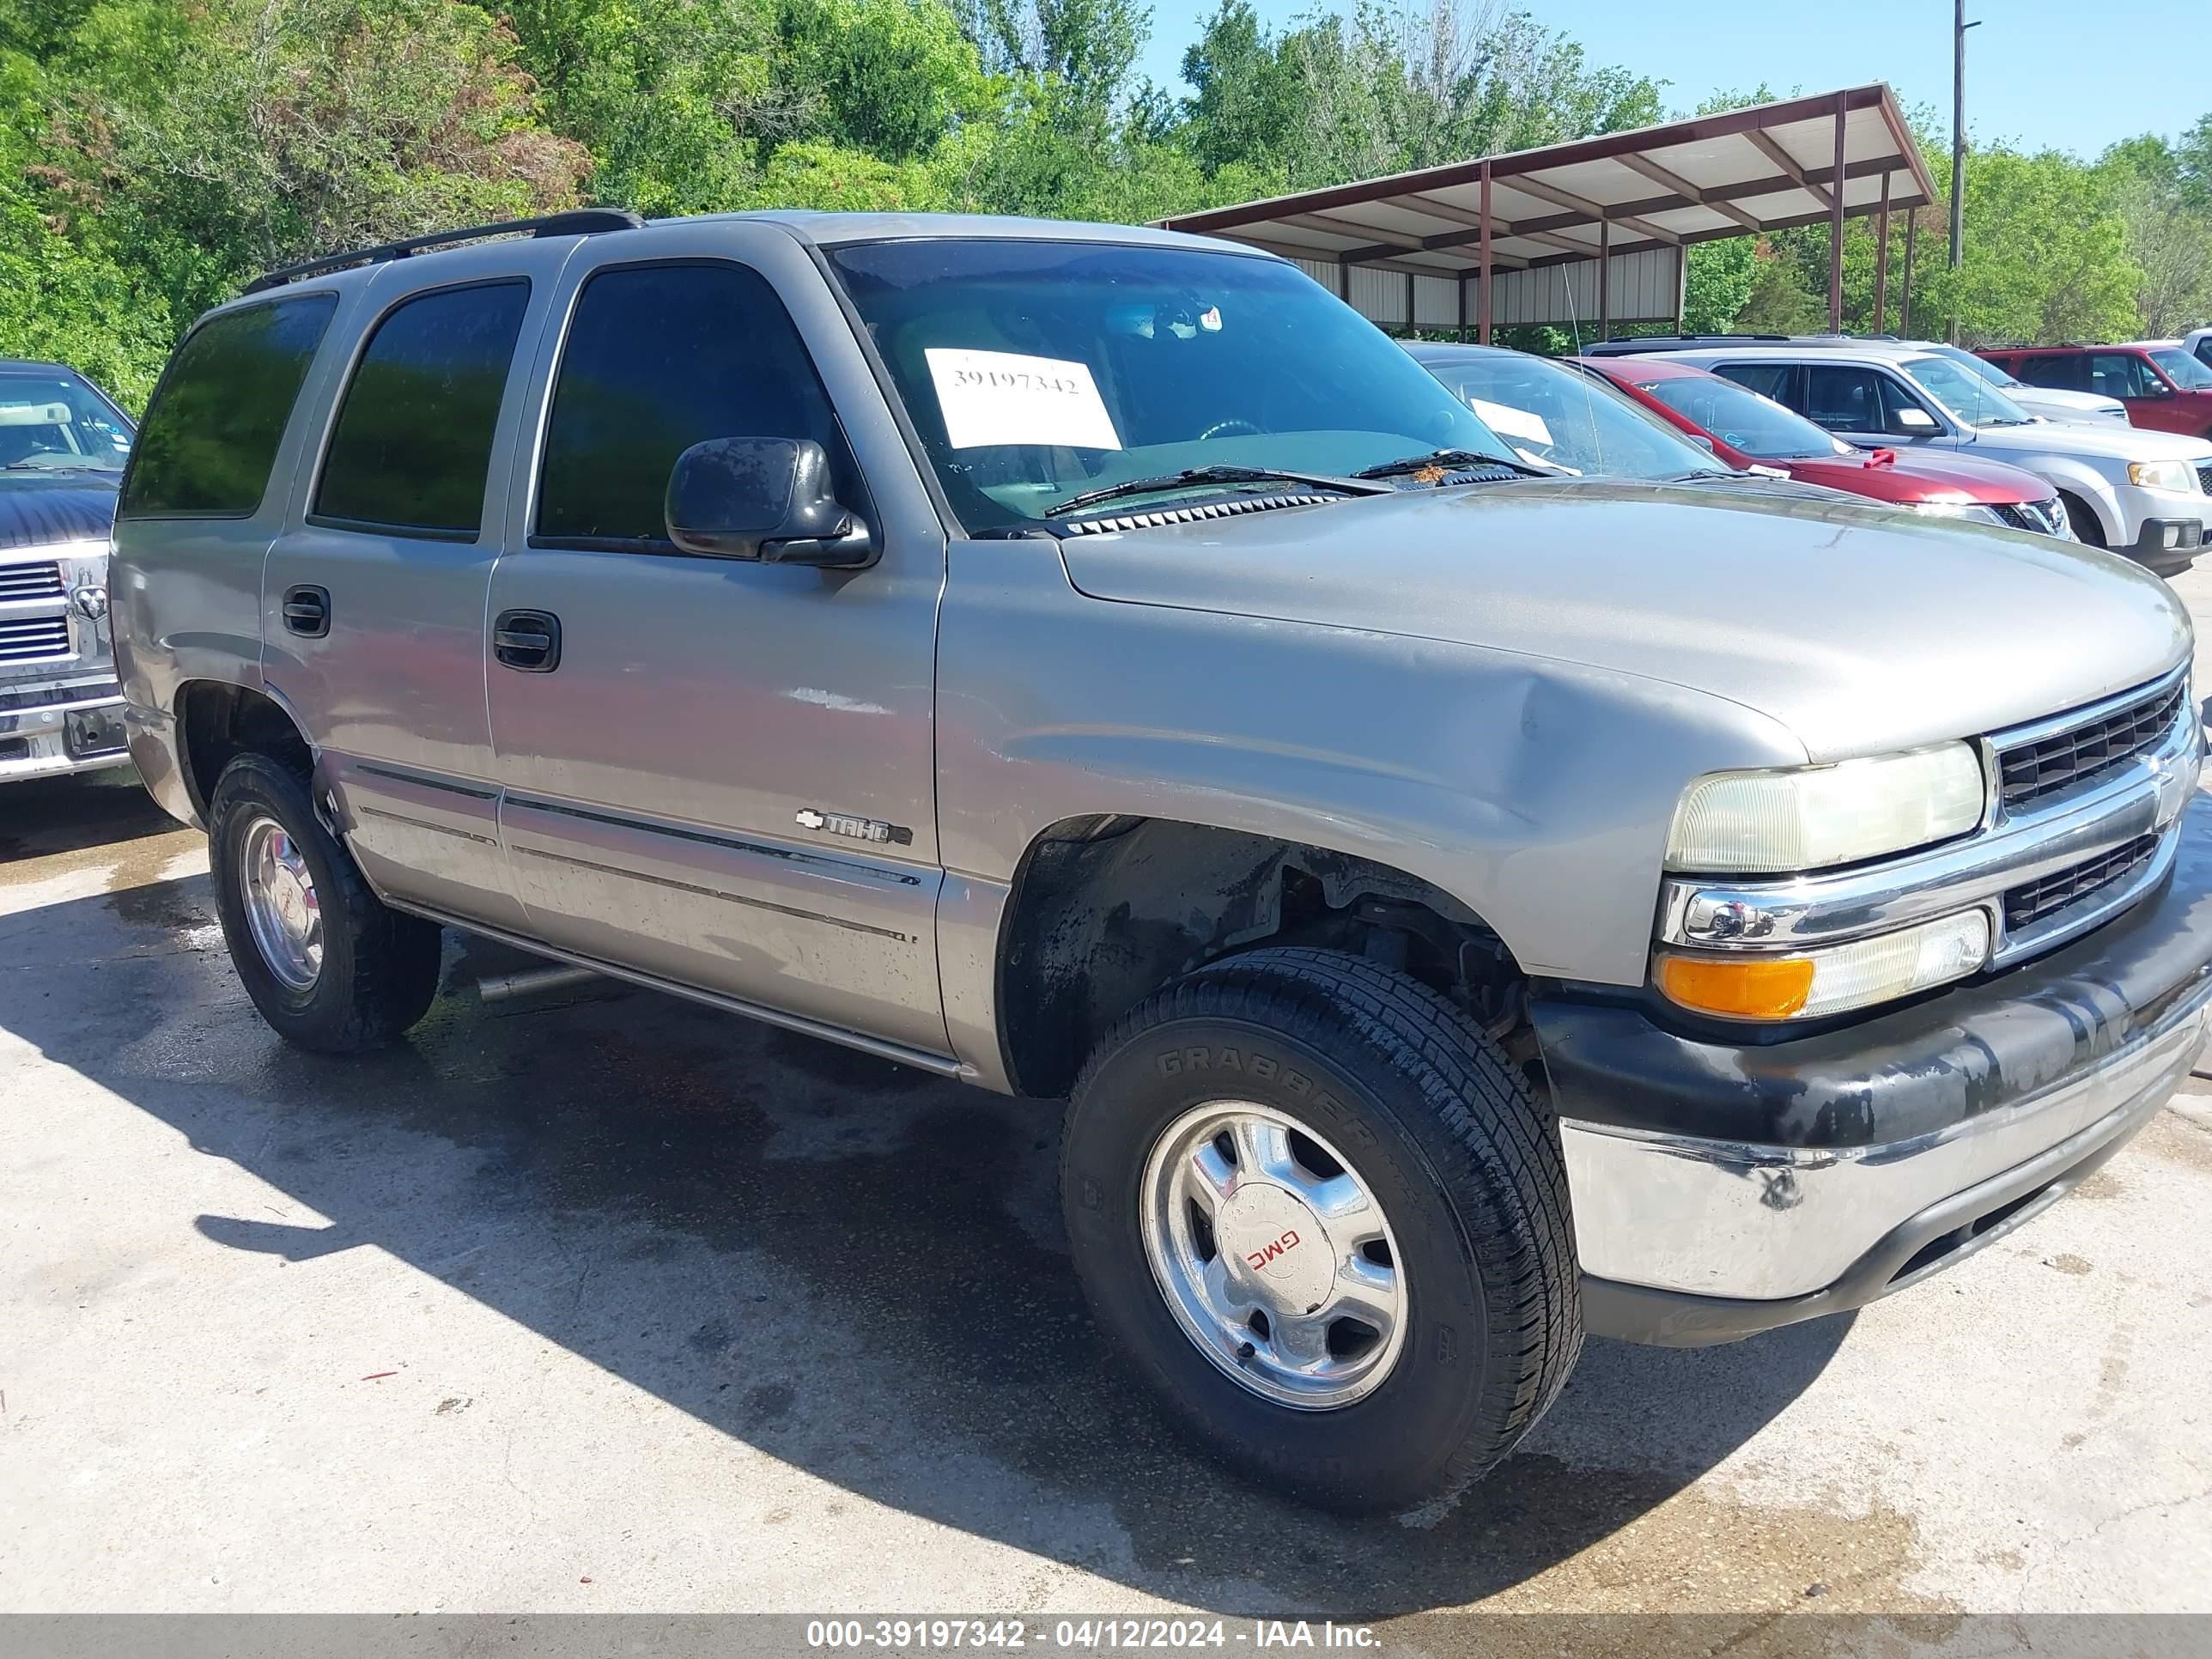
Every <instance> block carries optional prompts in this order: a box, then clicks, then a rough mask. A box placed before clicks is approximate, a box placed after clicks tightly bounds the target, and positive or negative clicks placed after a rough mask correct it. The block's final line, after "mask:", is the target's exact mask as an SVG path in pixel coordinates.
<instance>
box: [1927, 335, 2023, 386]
mask: <svg viewBox="0 0 2212 1659" xmlns="http://www.w3.org/2000/svg"><path fill="white" fill-rule="evenodd" d="M1928 349H1929V350H1930V351H1933V352H1934V353H1935V354H1936V356H1939V357H1942V359H1944V360H1945V361H1946V362H1954V363H1956V364H1958V366H1959V367H1960V368H1963V369H1966V370H1967V371H1969V372H1970V373H1972V374H1978V375H1980V376H1981V377H1982V378H1983V379H1984V380H1987V381H1988V382H1989V383H1990V385H1991V386H2002V387H2003V388H2004V389H2005V390H2006V391H2008V392H2027V391H2028V390H2030V389H2031V388H2030V387H2029V386H2028V384H2027V381H2025V380H2015V378H2014V377H2013V376H2012V375H2010V374H2007V373H2006V372H2005V371H2004V370H2003V369H2002V368H1999V367H1998V366H1997V365H1996V364H1995V363H1993V362H1990V360H1989V359H1988V358H1986V357H1977V356H1975V355H1974V354H1973V353H1972V352H1971V351H1969V350H1967V349H1966V347H1964V346H1954V345H1939V346H1930V347H1929V348H1928Z"/></svg>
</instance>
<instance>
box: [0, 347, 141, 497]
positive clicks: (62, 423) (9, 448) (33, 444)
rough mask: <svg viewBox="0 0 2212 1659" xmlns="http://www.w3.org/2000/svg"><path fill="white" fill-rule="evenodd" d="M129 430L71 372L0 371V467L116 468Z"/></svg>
mask: <svg viewBox="0 0 2212 1659" xmlns="http://www.w3.org/2000/svg"><path fill="white" fill-rule="evenodd" d="M129 459H131V422H129V421H128V420H127V419H125V416H124V414H123V411H122V410H119V409H118V408H116V407H115V405H114V404H111V403H109V402H108V401H107V399H106V398H103V397H101V396H100V394H99V393H98V392H94V390H93V389H92V388H91V387H90V386H88V385H86V384H85V382H84V381H82V380H79V379H78V378H77V377H76V375H74V374H64V373H60V372H58V371H56V370H53V369H46V370H43V371H40V370H31V371H24V370H17V369H10V370H7V371H5V372H0V466H4V467H8V468H10V469H12V470H15V471H44V470H59V469H64V468H81V467H91V468H94V469H97V470H98V471H102V472H119V471H122V470H123V464H124V463H125V461H127V460H129Z"/></svg>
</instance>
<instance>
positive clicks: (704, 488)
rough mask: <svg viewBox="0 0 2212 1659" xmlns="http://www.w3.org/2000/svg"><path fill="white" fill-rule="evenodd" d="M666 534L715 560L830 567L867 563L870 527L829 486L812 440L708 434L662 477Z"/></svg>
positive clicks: (824, 460) (871, 551) (824, 462)
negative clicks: (665, 487)
mask: <svg viewBox="0 0 2212 1659" xmlns="http://www.w3.org/2000/svg"><path fill="white" fill-rule="evenodd" d="M667 519H668V539H669V540H671V541H672V542H674V543H675V544H676V545H677V546H678V547H679V548H681V549H682V550H684V552H686V553H696V554H700V555H702V556H705V557H708V558H714V559H759V560H761V561H763V562H766V563H775V564H811V565H823V566H831V567H841V566H854V565H864V564H868V563H872V562H873V561H874V559H875V556H876V550H875V543H874V539H873V538H872V537H871V536H870V535H869V533H868V527H867V526H866V525H865V524H863V523H861V522H860V520H859V519H858V518H857V517H855V516H854V514H853V513H850V512H848V511H847V510H846V509H845V507H843V506H842V505H841V504H840V503H839V502H838V500H837V497H836V495H835V494H834V493H833V492H832V491H831V489H830V487H829V457H828V456H826V455H824V454H823V453H822V446H821V445H820V444H817V443H816V442H815V441H813V440H812V439H811V438H796V439H794V438H709V439H708V441H706V442H705V443H700V444H694V445H692V446H691V447H690V448H689V449H687V450H685V451H684V453H682V454H681V455H678V457H677V458H676V465H675V468H674V470H673V471H671V472H670V473H669V475H668V498H667Z"/></svg>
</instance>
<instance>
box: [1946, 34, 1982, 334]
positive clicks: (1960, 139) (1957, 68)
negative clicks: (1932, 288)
mask: <svg viewBox="0 0 2212 1659" xmlns="http://www.w3.org/2000/svg"><path fill="white" fill-rule="evenodd" d="M1979 27H1981V22H1980V20H1979V19H1977V20H1976V21H1973V22H1971V23H1969V22H1968V21H1966V0H1951V269H1952V270H1958V269H1959V262H1960V260H1961V259H1962V258H1965V257H1966V31H1967V30H1968V29H1972V28H1979ZM1950 338H1951V343H1952V344H1953V345H1956V344H1958V343H1959V283H1958V280H1957V278H1955V277H1954V278H1953V279H1952V283H1951V335H1950Z"/></svg>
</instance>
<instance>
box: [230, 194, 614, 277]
mask: <svg viewBox="0 0 2212 1659" xmlns="http://www.w3.org/2000/svg"><path fill="white" fill-rule="evenodd" d="M644 223H645V221H644V220H643V219H641V218H640V217H638V216H637V215H636V214H635V213H632V212H631V211H630V210H629V209H628V208H576V209H574V210H571V211H569V212H567V213H549V214H546V215H544V216H542V217H539V218H536V219H507V220H503V221H501V222H500V223H498V224H495V225H470V226H467V227H465V228H462V229H460V230H440V231H433V232H432V233H431V234H428V235H427V236H409V237H405V238H403V239H402V240H399V241H397V242H380V243H378V244H377V245H376V246H374V247H364V248H356V249H355V250H354V252H350V253H329V254H325V255H324V256H323V257H322V258H319V259H306V260H302V261H301V263H300V264H296V265H285V266H283V267H282V268H281V269H279V270H271V271H266V272H264V273H263V274H262V275H261V276H257V277H255V278H254V279H253V280H252V282H250V283H247V284H246V289H245V292H246V293H248V294H259V293H261V292H263V291H264V289H272V288H282V287H283V286H284V284H285V283H296V282H298V281H300V280H301V278H303V277H307V276H321V275H322V274H323V273H324V272H325V271H328V270H344V269H345V268H346V267H347V266H348V265H367V264H383V263H384V262H385V261H386V260H387V259H404V258H409V257H410V255H413V254H416V253H423V252H428V251H429V250H430V249H432V248H438V247H450V246H453V244H454V243H456V242H477V241H482V240H483V239H484V238H486V237H488V236H521V235H530V236H590V235H592V234H596V233H598V232H599V231H603V230H636V229H638V228H641V226H642V225H643V224H644Z"/></svg>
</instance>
